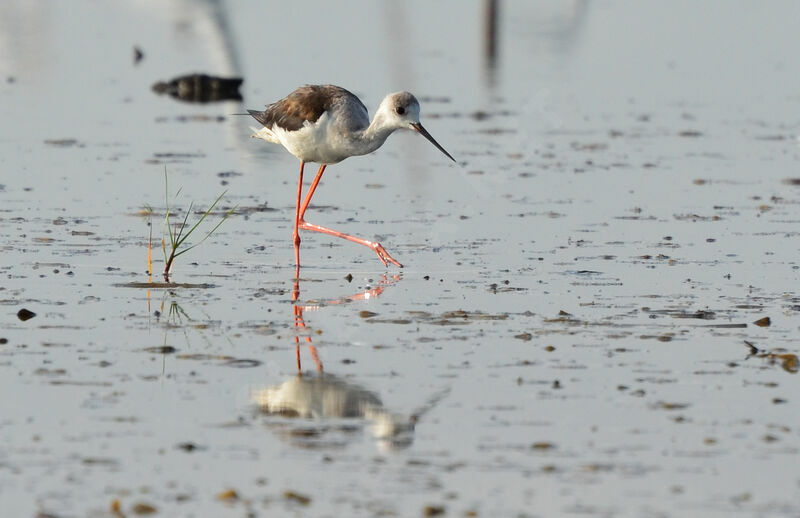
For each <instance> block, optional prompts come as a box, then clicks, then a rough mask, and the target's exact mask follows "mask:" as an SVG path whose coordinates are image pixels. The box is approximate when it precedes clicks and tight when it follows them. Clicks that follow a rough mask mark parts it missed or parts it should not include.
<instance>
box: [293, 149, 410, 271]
mask: <svg viewBox="0 0 800 518" xmlns="http://www.w3.org/2000/svg"><path fill="white" fill-rule="evenodd" d="M325 167H326V164H322V165H321V166H319V171H317V176H316V177H315V178H314V181H313V182H312V183H311V187H309V189H308V193H307V194H306V199H305V200H304V201H303V205H302V206H300V208H299V212H298V225H297V228H300V229H303V230H311V231H313V232H321V233H323V234H329V235H331V236H336V237H340V238H342V239H346V240H348V241H352V242H353V243H358V244H359V245H364V246H366V247H369V248H371V249H372V250H373V251H374V252H375V253H376V254H377V255H378V259H380V260H381V262H382V263H383V265H384V266H387V261H388V262H389V263H392V264H393V265H395V266H397V267H399V268H402V267H403V265H402V264H400V263H399V262H397V261H396V260H395V259H394V258H393V257H392V256H391V255H389V252H387V251H386V249H385V248H383V246H382V245H381V244H380V243H377V242H374V241H368V240H366V239H361V238H360V237H355V236H351V235H349V234H345V233H343V232H339V231H338V230H333V229H330V228H327V227H322V226H319V225H315V224H313V223H307V222H306V221H305V219H304V217H305V214H306V209H308V204H309V203H311V197H312V196H313V195H314V191H315V190H316V189H317V185H318V184H319V181H320V179H322V173H323V172H325ZM301 175H302V172H301ZM301 177H302V176H301ZM298 202H299V192H298ZM297 239H298V241H296V242H299V238H297ZM298 264H299V263H298Z"/></svg>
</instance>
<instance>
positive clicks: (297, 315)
mask: <svg viewBox="0 0 800 518" xmlns="http://www.w3.org/2000/svg"><path fill="white" fill-rule="evenodd" d="M299 297H300V282H299V281H298V280H297V279H295V280H294V288H293V289H292V302H294V303H295V304H294V306H293V307H294V327H295V329H296V330H298V331H299V330H300V328H302V329H306V322H305V320H303V309H304V307H303V306H300V305H298V304H297V299H298V298H299ZM306 342H308V351H309V352H310V353H311V358H313V360H314V363H316V364H317V371H318V372H322V362H321V361H320V360H319V355H318V354H317V348H316V347H314V344H312V343H311V337H310V336H306ZM294 343H295V352H296V353H297V373H298V374H299V375H302V374H303V369H302V367H301V365H300V335H299V334H298V333H297V332H295V334H294Z"/></svg>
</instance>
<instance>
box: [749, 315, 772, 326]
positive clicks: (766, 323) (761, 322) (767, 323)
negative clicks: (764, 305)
mask: <svg viewBox="0 0 800 518" xmlns="http://www.w3.org/2000/svg"><path fill="white" fill-rule="evenodd" d="M753 324H755V325H757V326H758V327H769V326H770V324H772V320H770V318H769V317H764V318H759V319H758V320H756V321H755V322H753Z"/></svg>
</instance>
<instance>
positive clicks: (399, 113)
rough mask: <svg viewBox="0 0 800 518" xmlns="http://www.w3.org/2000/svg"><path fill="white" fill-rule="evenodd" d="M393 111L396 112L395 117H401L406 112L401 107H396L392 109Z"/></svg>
mask: <svg viewBox="0 0 800 518" xmlns="http://www.w3.org/2000/svg"><path fill="white" fill-rule="evenodd" d="M394 111H396V112H397V115H403V114H404V113H405V112H406V109H405V108H403V107H402V106H398V107H397V108H395V109H394Z"/></svg>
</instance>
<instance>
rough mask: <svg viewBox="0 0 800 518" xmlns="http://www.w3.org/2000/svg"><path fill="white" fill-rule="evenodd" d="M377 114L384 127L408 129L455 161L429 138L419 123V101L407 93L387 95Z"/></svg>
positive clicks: (429, 135) (428, 134) (453, 159)
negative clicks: (382, 120) (381, 119)
mask: <svg viewBox="0 0 800 518" xmlns="http://www.w3.org/2000/svg"><path fill="white" fill-rule="evenodd" d="M378 113H379V114H381V115H382V116H383V119H384V121H385V124H386V126H388V127H390V128H392V129H410V130H413V131H416V132H417V133H419V134H420V135H422V136H423V137H425V138H426V139H428V140H429V141H430V143H431V144H433V145H434V146H436V149H438V150H439V151H441V152H442V153H444V154H445V155H446V156H447V158H449V159H450V160H452V161H453V162H455V161H456V159H455V158H453V157H452V156H451V155H450V153H448V152H447V151H445V150H444V148H443V147H442V146H440V145H439V143H438V142H436V140H435V139H434V138H433V137H432V136H431V134H430V133H428V131H427V130H426V129H425V128H424V127H423V126H422V124H421V123H420V122H419V101H417V98H416V97H414V96H413V95H412V94H410V93H409V92H396V93H393V94H389V95H387V96H386V98H384V100H383V102H381V105H380V107H379V108H378Z"/></svg>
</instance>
